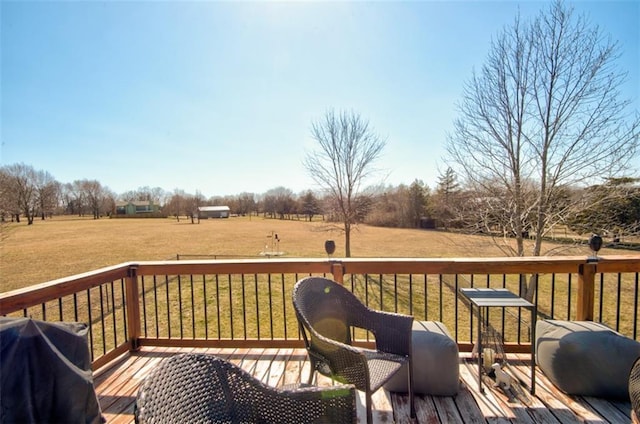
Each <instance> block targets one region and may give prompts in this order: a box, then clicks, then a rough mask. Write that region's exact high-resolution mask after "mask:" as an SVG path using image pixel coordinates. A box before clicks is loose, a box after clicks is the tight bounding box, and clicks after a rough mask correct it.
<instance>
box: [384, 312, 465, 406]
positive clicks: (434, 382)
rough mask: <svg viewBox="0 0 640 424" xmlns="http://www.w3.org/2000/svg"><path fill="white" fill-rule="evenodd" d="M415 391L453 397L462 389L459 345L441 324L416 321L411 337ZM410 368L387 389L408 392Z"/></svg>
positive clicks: (397, 375)
mask: <svg viewBox="0 0 640 424" xmlns="http://www.w3.org/2000/svg"><path fill="white" fill-rule="evenodd" d="M411 343H412V350H411V352H412V355H413V356H412V358H413V385H414V388H413V391H414V393H418V394H428V395H438V396H451V395H455V394H456V393H458V389H459V387H460V381H459V380H460V360H459V356H458V345H457V344H456V342H455V341H454V340H453V339H452V338H451V336H450V335H449V331H448V330H447V327H445V325H444V324H443V323H441V322H439V321H414V322H413V331H412V335H411ZM407 385H408V383H407V366H406V365H404V366H403V368H402V369H401V370H400V371H398V372H397V373H396V374H395V375H394V376H393V377H392V378H391V380H389V381H388V382H387V383H386V384H385V385H384V388H385V389H386V390H389V391H390V392H403V393H406V392H407Z"/></svg>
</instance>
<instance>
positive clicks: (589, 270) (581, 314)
mask: <svg viewBox="0 0 640 424" xmlns="http://www.w3.org/2000/svg"><path fill="white" fill-rule="evenodd" d="M596 265H597V264H595V263H586V264H582V265H580V267H579V268H578V300H577V302H578V305H577V312H576V319H577V320H578V321H593V309H594V299H595V290H594V287H595V276H596Z"/></svg>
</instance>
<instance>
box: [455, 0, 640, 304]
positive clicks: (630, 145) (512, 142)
mask: <svg viewBox="0 0 640 424" xmlns="http://www.w3.org/2000/svg"><path fill="white" fill-rule="evenodd" d="M618 54H619V46H618V44H617V43H615V42H612V41H611V40H610V39H609V38H607V37H605V36H604V35H603V34H602V32H601V31H600V29H599V28H598V27H593V26H591V25H590V23H589V21H588V20H587V18H586V17H584V16H574V14H573V10H572V9H570V8H567V7H565V5H564V4H563V3H562V2H559V1H558V2H555V3H553V4H552V5H551V6H550V8H549V10H548V11H542V12H541V13H540V14H539V16H538V17H537V18H536V19H534V20H533V21H530V22H525V23H523V22H521V20H520V18H519V17H517V18H516V19H515V22H514V24H513V25H512V26H511V27H509V28H506V29H504V30H503V31H502V33H501V34H499V35H498V37H497V38H496V40H495V41H494V42H493V43H492V45H491V49H490V52H489V55H488V58H487V60H486V63H485V64H484V66H483V67H482V70H481V71H480V72H479V73H478V74H476V73H474V75H473V76H472V78H471V80H470V82H468V83H467V84H466V85H465V88H464V95H463V99H462V101H461V103H460V105H459V114H460V116H459V118H458V119H457V120H456V122H455V130H454V133H453V134H452V135H451V136H450V137H449V138H448V142H447V151H448V154H449V159H450V160H451V162H450V163H452V164H455V165H456V166H457V169H456V171H457V172H458V174H459V175H463V176H464V177H465V183H466V185H467V188H468V189H470V190H472V191H473V192H475V193H476V194H477V195H478V196H479V197H481V198H483V199H484V203H485V204H487V203H488V202H490V203H491V204H493V205H494V206H495V208H493V212H497V211H498V210H499V211H500V212H499V213H492V214H491V216H492V219H496V217H498V221H499V222H500V225H501V226H502V228H510V231H509V233H510V234H511V235H512V236H513V237H514V238H515V240H516V248H515V250H514V252H513V253H514V254H515V255H519V256H524V255H525V254H527V253H528V254H531V255H534V256H538V255H540V254H541V251H542V241H543V236H544V235H545V234H546V233H547V232H548V231H550V230H551V229H552V228H553V226H554V225H555V224H557V223H560V222H563V220H564V219H565V218H566V216H567V215H568V214H570V213H572V212H571V206H572V202H558V199H561V198H563V194H564V193H565V192H566V190H567V187H574V186H583V185H584V184H593V183H594V182H595V181H596V180H597V179H598V178H604V177H611V176H616V175H621V174H623V173H624V172H625V171H626V170H627V168H628V165H629V164H630V161H632V160H633V158H634V157H635V154H636V149H637V147H638V141H639V140H638V137H639V128H640V119H639V117H638V113H637V111H635V113H633V112H632V111H630V110H629V105H630V100H625V99H620V98H619V97H620V95H619V93H620V87H621V84H622V83H624V81H625V78H626V73H624V72H623V71H621V70H620V69H619V68H618V67H617V66H616V63H615V61H616V59H617V57H618ZM476 210H477V209H476ZM527 236H531V237H532V238H533V239H534V240H535V242H534V243H533V244H532V250H531V251H530V252H525V243H524V240H525V239H526V237H527ZM529 289H532V287H529ZM533 289H535V288H533ZM532 293H533V291H532V290H529V291H528V295H532Z"/></svg>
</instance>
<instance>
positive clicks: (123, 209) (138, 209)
mask: <svg viewBox="0 0 640 424" xmlns="http://www.w3.org/2000/svg"><path fill="white" fill-rule="evenodd" d="M159 210H160V206H158V205H154V204H153V202H152V201H151V200H144V201H143V200H135V201H129V202H116V215H120V216H122V215H125V216H126V215H129V216H132V215H139V214H150V213H155V212H158V211H159Z"/></svg>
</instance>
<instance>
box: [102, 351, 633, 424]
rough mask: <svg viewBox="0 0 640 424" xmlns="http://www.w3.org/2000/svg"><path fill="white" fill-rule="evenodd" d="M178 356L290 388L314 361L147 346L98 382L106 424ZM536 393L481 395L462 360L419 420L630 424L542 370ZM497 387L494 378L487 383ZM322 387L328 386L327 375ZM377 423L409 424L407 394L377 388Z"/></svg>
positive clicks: (520, 370) (125, 414) (421, 399)
mask: <svg viewBox="0 0 640 424" xmlns="http://www.w3.org/2000/svg"><path fill="white" fill-rule="evenodd" d="M179 352H204V353H210V354H215V355H218V356H221V357H224V358H226V359H228V360H230V361H232V362H234V363H236V364H239V365H240V366H241V367H242V368H243V369H245V370H247V371H249V372H251V373H252V374H253V375H255V376H256V377H257V378H259V379H261V380H262V381H264V382H266V383H267V384H269V385H272V386H280V385H283V384H291V383H295V382H299V381H300V376H301V375H302V376H303V379H305V378H306V376H307V375H308V372H309V362H308V361H307V360H306V352H305V351H304V350H303V349H171V348H143V349H142V350H141V351H140V352H137V353H135V354H131V355H130V354H126V355H124V356H123V357H121V358H120V359H118V360H116V361H114V362H112V363H110V364H108V365H107V366H105V367H103V368H101V369H99V370H98V371H96V372H95V374H94V382H95V386H96V389H97V392H98V396H99V399H100V405H101V407H102V412H103V414H104V416H105V417H106V419H107V422H108V423H132V422H134V418H133V405H134V402H135V396H136V393H137V390H138V386H139V385H140V383H141V382H142V381H143V380H144V378H145V376H146V375H147V374H148V373H149V371H150V370H152V369H153V367H155V366H156V365H157V364H158V363H159V362H160V361H161V360H163V359H165V358H167V357H169V356H171V355H173V354H175V353H179ZM509 364H510V367H509V370H510V372H511V373H512V374H513V376H514V377H517V378H521V379H522V380H523V381H525V382H528V381H529V371H530V368H529V367H530V363H529V362H528V356H527V355H524V356H521V355H510V356H509ZM536 371H537V373H536V394H535V396H533V395H531V394H529V392H528V390H527V389H526V388H524V387H522V386H519V385H514V387H515V389H512V390H510V391H508V392H505V391H503V390H502V389H500V388H494V387H493V386H492V385H491V384H487V385H486V386H487V387H486V389H485V393H483V394H481V393H479V392H478V384H477V365H476V364H475V363H473V362H472V361H471V358H470V357H469V356H467V355H461V360H460V384H461V389H460V392H459V393H458V395H457V396H451V397H449V396H447V397H437V396H417V397H416V408H417V416H418V423H562V424H565V423H585V422H586V423H629V422H631V419H630V410H631V406H630V403H629V402H610V401H606V400H603V399H597V398H590V397H576V396H571V397H570V396H567V395H565V394H563V393H561V392H559V391H558V390H557V389H555V388H554V387H553V386H552V385H551V383H550V382H549V381H548V380H547V379H546V378H545V376H544V375H543V374H542V373H541V372H540V370H538V369H536ZM488 383H491V381H488ZM318 384H320V385H330V384H331V382H330V380H328V379H325V378H323V377H321V378H320V379H319V381H318ZM363 401H364V397H362V396H361V397H360V399H359V401H358V418H359V422H364V421H366V416H365V412H364V407H363ZM374 421H375V422H377V423H392V422H396V423H405V422H409V406H408V399H407V396H402V395H396V394H390V393H388V392H386V391H384V390H379V391H378V392H377V393H375V394H374Z"/></svg>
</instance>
